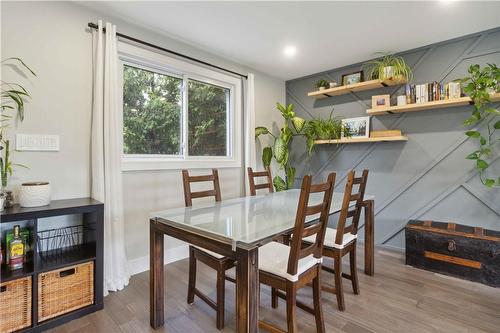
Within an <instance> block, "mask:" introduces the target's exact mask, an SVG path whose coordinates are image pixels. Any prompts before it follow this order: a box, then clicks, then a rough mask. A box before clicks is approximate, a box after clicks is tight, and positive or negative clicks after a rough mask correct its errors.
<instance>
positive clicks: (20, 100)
mask: <svg viewBox="0 0 500 333" xmlns="http://www.w3.org/2000/svg"><path fill="white" fill-rule="evenodd" d="M1 64H2V65H8V66H10V67H14V68H15V70H16V71H18V72H21V73H23V74H25V73H26V72H28V73H29V74H31V75H33V76H36V74H35V72H33V70H32V69H31V68H29V67H28V66H27V65H26V64H25V63H24V62H23V61H22V60H21V59H20V58H7V59H4V60H2V62H1ZM1 87H2V93H1V96H2V98H1V110H2V112H1V115H0V122H2V126H0V151H2V150H3V156H0V178H1V185H2V188H1V190H0V192H4V191H5V190H6V187H7V180H8V177H9V176H11V175H12V172H13V167H14V166H22V167H25V166H23V165H21V164H16V163H12V162H11V161H10V159H9V155H10V145H9V140H5V139H4V133H3V131H4V130H5V129H6V128H7V127H8V124H5V122H6V121H7V120H8V119H9V118H12V117H11V116H9V115H7V114H6V111H7V110H14V111H15V113H16V116H17V117H18V118H19V120H20V121H21V122H22V121H23V120H24V104H25V103H26V100H27V99H28V98H29V97H30V95H29V93H28V92H27V91H26V89H25V88H24V87H23V86H21V85H19V84H17V83H12V82H5V81H2V82H1Z"/></svg>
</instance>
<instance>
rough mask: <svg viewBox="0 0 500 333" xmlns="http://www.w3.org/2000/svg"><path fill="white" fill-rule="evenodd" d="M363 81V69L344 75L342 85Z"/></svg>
mask: <svg viewBox="0 0 500 333" xmlns="http://www.w3.org/2000/svg"><path fill="white" fill-rule="evenodd" d="M362 81H363V71H359V72H354V73H351V74H344V75H342V85H343V86H346V85H348V84H355V83H360V82H362Z"/></svg>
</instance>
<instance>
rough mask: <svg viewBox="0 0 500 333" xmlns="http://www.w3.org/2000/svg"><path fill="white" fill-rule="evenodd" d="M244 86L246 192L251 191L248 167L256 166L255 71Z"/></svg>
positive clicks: (244, 81)
mask: <svg viewBox="0 0 500 333" xmlns="http://www.w3.org/2000/svg"><path fill="white" fill-rule="evenodd" d="M243 87H244V95H245V96H244V98H243V100H244V103H245V105H244V115H245V117H244V122H245V128H244V133H245V170H243V173H244V175H245V176H244V178H243V179H244V180H245V189H246V193H247V194H248V193H250V188H249V186H250V185H249V183H248V173H247V168H248V167H251V168H253V169H255V167H256V157H255V155H256V151H255V149H256V148H255V75H254V74H253V73H248V79H247V80H245V79H243Z"/></svg>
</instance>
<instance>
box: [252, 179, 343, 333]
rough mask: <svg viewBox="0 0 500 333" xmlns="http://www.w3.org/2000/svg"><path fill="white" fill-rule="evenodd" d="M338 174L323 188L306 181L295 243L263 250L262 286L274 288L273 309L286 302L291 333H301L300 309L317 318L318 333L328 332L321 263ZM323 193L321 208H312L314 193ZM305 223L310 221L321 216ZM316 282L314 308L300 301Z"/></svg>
mask: <svg viewBox="0 0 500 333" xmlns="http://www.w3.org/2000/svg"><path fill="white" fill-rule="evenodd" d="M334 184H335V173H331V174H330V175H328V180H327V182H326V183H323V184H316V185H312V184H311V176H305V177H304V179H303V181H302V188H301V191H300V198H299V204H298V207H297V214H296V218H295V226H294V231H293V235H294V236H293V239H292V241H291V245H290V246H288V245H285V244H282V243H278V242H271V243H268V244H266V245H264V246H262V247H261V248H260V249H259V279H260V283H263V284H265V285H268V286H271V300H272V303H271V305H272V307H273V308H276V307H277V306H278V297H280V298H282V299H285V300H286V309H287V311H286V316H287V325H288V332H289V333H295V332H298V330H297V318H296V312H295V311H296V307H300V308H301V309H303V310H304V311H306V312H309V313H311V314H313V315H314V316H315V319H316V330H317V332H325V324H324V322H323V311H322V308H321V282H320V277H321V262H322V249H323V241H324V237H325V230H326V226H327V223H328V215H329V211H330V205H331V201H332V194H333V186H334ZM318 192H323V198H322V201H321V202H320V203H319V204H315V205H309V196H310V194H311V193H318ZM318 214H320V216H319V219H313V220H312V221H311V222H310V223H307V224H306V223H305V221H306V218H307V217H308V216H311V215H316V216H317V215H318ZM308 236H314V237H316V238H315V242H314V243H311V244H309V245H308V246H306V247H303V246H302V240H303V238H305V237H308ZM311 282H312V286H313V308H311V307H310V306H308V305H306V304H304V303H302V302H299V301H297V290H298V289H299V288H301V287H304V286H306V285H307V284H309V283H311ZM259 327H260V328H262V329H265V330H267V331H270V332H283V330H281V329H279V328H278V327H276V326H274V325H272V324H270V323H267V322H264V321H259Z"/></svg>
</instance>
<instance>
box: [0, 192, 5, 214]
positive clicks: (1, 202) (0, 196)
mask: <svg viewBox="0 0 500 333" xmlns="http://www.w3.org/2000/svg"><path fill="white" fill-rule="evenodd" d="M4 204H5V193H3V192H2V191H0V212H3V208H4Z"/></svg>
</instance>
